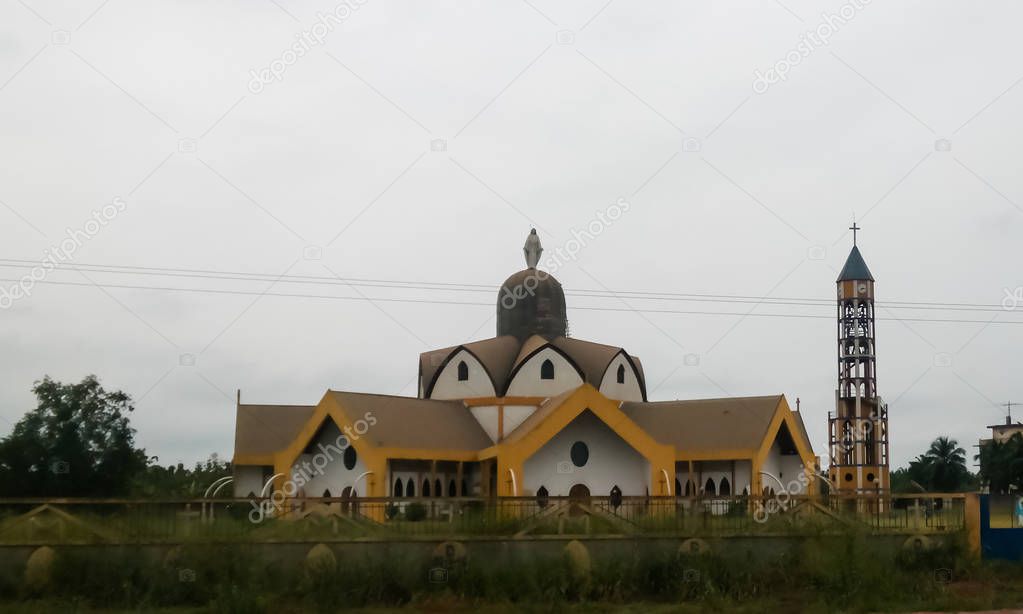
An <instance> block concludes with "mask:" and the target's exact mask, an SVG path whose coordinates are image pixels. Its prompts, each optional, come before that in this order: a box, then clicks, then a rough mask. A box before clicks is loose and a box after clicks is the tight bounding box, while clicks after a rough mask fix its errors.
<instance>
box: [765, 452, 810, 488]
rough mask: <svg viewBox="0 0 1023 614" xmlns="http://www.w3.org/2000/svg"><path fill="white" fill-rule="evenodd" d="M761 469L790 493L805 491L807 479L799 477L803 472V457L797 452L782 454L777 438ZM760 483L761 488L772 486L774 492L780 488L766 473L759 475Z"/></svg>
mask: <svg viewBox="0 0 1023 614" xmlns="http://www.w3.org/2000/svg"><path fill="white" fill-rule="evenodd" d="M761 470H762V471H764V472H766V473H769V474H771V475H773V476H774V477H776V478H778V480H780V481H781V483H782V485H783V486H785V490H786V491H787V492H788V493H789V494H790V495H796V494H805V493H806V490H807V489H806V482H807V480H806V479H805V478H800V475H801V474H802V473H803V459H802V458H800V457H799V455H798V454H792V455H782V453H781V449H780V448H779V447H778V441H777V440H775V442H774V443H773V444H771V451H770V452H768V454H767V458H765V459H764V465H763V467H762V468H761ZM760 484H761V487H762V488H773V489H774V492H775V493H778V492H780V491H781V490H782V489H781V487H780V486H779V485H778V482H777V481H775V480H774V478H771V477H768V476H766V475H761V476H760Z"/></svg>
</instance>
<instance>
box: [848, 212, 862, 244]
mask: <svg viewBox="0 0 1023 614" xmlns="http://www.w3.org/2000/svg"><path fill="white" fill-rule="evenodd" d="M849 230H851V231H853V246H854V247H855V245H856V232H857V231H859V230H863V228H861V227H860V226H857V225H856V218H855V217H853V225H852V226H850V227H849Z"/></svg>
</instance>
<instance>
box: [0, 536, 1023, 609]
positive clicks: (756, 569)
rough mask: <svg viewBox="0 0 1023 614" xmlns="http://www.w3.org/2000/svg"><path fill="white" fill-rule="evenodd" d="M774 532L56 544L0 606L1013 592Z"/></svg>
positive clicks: (1010, 600)
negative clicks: (745, 536) (696, 539)
mask: <svg viewBox="0 0 1023 614" xmlns="http://www.w3.org/2000/svg"><path fill="white" fill-rule="evenodd" d="M786 544H788V545H787V546H784V547H781V548H780V549H779V550H777V551H762V550H758V551H756V552H754V551H747V550H745V549H744V548H743V547H739V546H732V547H731V551H730V552H728V553H725V554H692V555H687V554H683V553H680V552H678V550H677V545H676V546H665V545H654V544H653V543H646V542H634V543H632V544H630V545H629V547H627V548H619V549H617V550H615V551H614V552H613V553H611V552H608V551H601V550H599V549H598V547H597V545H596V544H592V545H591V546H590V548H591V552H590V553H589V555H588V556H587V557H583V561H582V562H580V560H579V557H577V556H566V555H564V554H559V551H560V548H561V546H560V545H554V547H553V548H546V549H542V548H541V547H539V546H538V544H536V543H535V542H534V543H525V544H521V545H520V546H518V547H516V548H515V549H514V550H513V551H511V552H509V551H507V550H503V549H501V548H499V547H497V546H494V547H493V548H495V549H491V550H485V549H486V548H487V546H481V545H476V546H473V547H472V548H470V550H469V554H468V557H467V558H465V559H458V558H456V559H444V558H440V559H437V558H434V557H433V555H431V554H430V549H429V548H423V547H421V546H420V547H415V546H408V547H402V546H398V545H395V546H390V547H387V546H384V547H381V548H380V549H377V550H372V551H362V550H353V549H348V550H335V554H336V556H337V561H338V563H337V565H314V566H307V565H303V564H301V563H300V562H298V561H294V560H292V561H291V562H288V561H286V560H284V559H282V558H281V557H280V556H266V555H265V553H266V552H267V551H265V550H261V549H259V548H252V547H244V546H236V547H210V546H186V547H181V548H177V549H174V550H171V551H170V552H169V553H168V552H167V551H163V554H154V553H153V551H143V550H137V549H133V548H120V549H116V550H114V549H109V548H106V549H102V550H90V549H84V548H72V549H63V550H59V551H58V554H57V558H56V561H55V563H54V568H53V576H52V581H51V583H50V585H49V586H47V587H45V588H43V589H37V590H36V592H32V591H30V590H29V589H27V588H25V587H23V586H22V585H21V584H20V581H19V580H18V578H12V577H9V576H7V577H2V578H0V609H4V610H5V611H6V610H8V607H7V606H8V605H10V606H13V605H14V604H15V603H18V602H21V603H22V604H24V605H26V606H28V605H30V604H31V602H30V601H26V600H32V599H34V598H39V597H40V596H41V595H43V594H45V595H46V598H47V599H48V601H47V602H46V603H48V604H52V607H51V608H47V609H75V608H89V607H96V608H111V609H123V610H129V609H130V610H146V611H148V610H151V609H155V608H160V607H176V608H194V609H195V610H194V611H209V612H257V613H258V612H268V611H284V612H306V611H309V612H317V611H319V612H326V611H336V610H338V609H349V608H366V607H383V608H397V607H407V606H412V607H414V608H416V609H443V610H452V611H457V610H462V609H465V610H468V609H473V610H477V609H483V611H512V610H514V609H526V610H532V611H563V610H565V609H573V610H578V611H588V610H591V609H595V610H605V611H621V609H622V608H624V607H626V605H627V604H636V603H643V604H645V607H644V608H643V609H636V610H633V611H637V612H639V611H644V612H645V611H651V610H653V611H657V610H658V608H664V609H665V610H667V609H668V608H669V607H680V606H684V607H688V608H691V610H690V611H700V610H716V611H734V610H739V611H749V612H762V611H783V610H794V611H811V612H813V611H817V612H835V611H847V612H860V611H900V610H902V611H906V610H913V609H932V610H934V609H939V610H941V609H971V608H990V607H1007V606H1018V605H1019V604H1020V603H1023V593H1021V589H1020V588H1019V587H1018V586H1017V584H1018V581H1017V579H1018V577H1019V572H1020V568H1019V567H1018V566H1017V565H995V566H993V565H981V564H979V563H973V562H970V561H968V560H967V559H966V558H964V556H963V551H962V546H961V545H960V544H958V543H956V542H954V541H952V542H948V543H946V544H945V545H943V546H939V547H937V548H935V549H931V550H923V551H903V550H898V551H895V550H893V548H892V546H891V543H890V542H889V543H887V544H885V543H883V542H881V541H879V540H876V539H871V538H869V537H868V536H867V535H865V534H861V533H856V532H849V533H846V534H842V535H838V536H823V535H822V536H818V537H810V538H806V539H802V540H791V541H788V542H786ZM548 545H551V544H548ZM477 548H482V549H484V550H477ZM540 551H543V552H545V553H546V554H543V555H540V554H537V552H540ZM498 552H504V553H503V554H500V555H499V554H497V553H498ZM355 553H359V554H355ZM299 560H300V559H299ZM36 605H38V603H37V604H36Z"/></svg>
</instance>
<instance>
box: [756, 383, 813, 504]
mask: <svg viewBox="0 0 1023 614" xmlns="http://www.w3.org/2000/svg"><path fill="white" fill-rule="evenodd" d="M783 422H784V423H785V425H786V426H788V428H789V435H791V436H792V441H793V443H795V444H796V452H798V453H799V458H800V460H802V461H803V467H804V468H806V472H807V474H808V475H807V477H808V478H810V481H809V483H808V484H807V494H813V493H815V492H816V491H817V479H816V478H814V477H813V468H814V466H815V461H816V460H817V457H815V456H814V455H813V453H812V452H811V451H810V450H809V449H807V445H809V442H804V441H803V440H802V437H801V435H802V430H801V429H800V428H799V426H798V425H797V424H796V417H795V415H793V413H792V409H791V408H789V403H788V401H787V400H786V399H785V397H784V396H783V397H781V398H780V399H779V400H778V406H777V407H776V408H775V410H774V416H773V417H772V418H771V422H770V423H769V424H768V426H767V433H766V435H765V436H764V439H763V441H761V442H760V449H759V450H758V451H757V453H756V455H755V456H754V457H753V471H752V474H753V475H751V476H750V478H751V480H750V481H751V482H752V484H751V485H750V489H751V490H752V493H751V494H760V493H761V492H762V491H763V482H762V481H761V479H760V471H761V468H762V467H763V466H764V460H766V459H767V455H768V454H770V453H771V446H773V445H774V440H775V439H776V438H777V437H778V431H780V430H781V425H782V423H783Z"/></svg>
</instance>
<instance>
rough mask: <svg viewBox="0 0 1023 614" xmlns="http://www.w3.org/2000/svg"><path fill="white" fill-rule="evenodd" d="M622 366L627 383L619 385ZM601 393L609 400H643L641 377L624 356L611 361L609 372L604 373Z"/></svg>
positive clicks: (618, 356) (620, 355)
mask: <svg viewBox="0 0 1023 614" xmlns="http://www.w3.org/2000/svg"><path fill="white" fill-rule="evenodd" d="M620 366H621V367H624V368H625V382H624V383H621V384H619V383H618V367H620ZM600 392H601V394H603V395H604V396H606V397H607V398H609V399H617V400H619V401H642V400H643V391H642V389H641V388H640V386H639V377H638V376H637V375H636V371H635V370H634V369H633V368H632V365H630V364H629V361H628V360H626V359H625V356H624V355H622V354H619V355H617V356H615V358H614V360H612V361H611V364H610V365H609V366H608V368H607V371H605V372H604V379H603V381H601V382H600Z"/></svg>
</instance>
